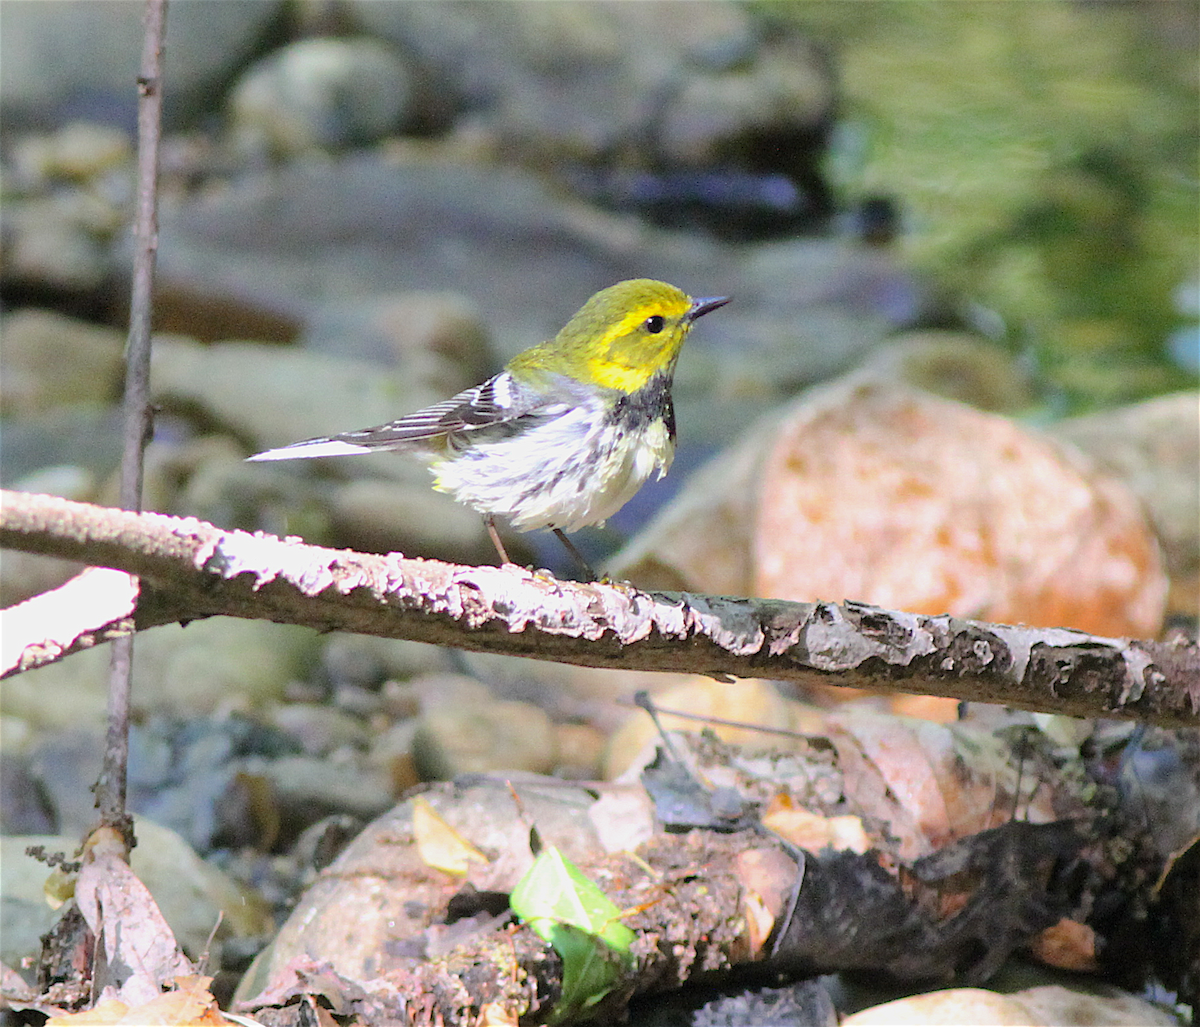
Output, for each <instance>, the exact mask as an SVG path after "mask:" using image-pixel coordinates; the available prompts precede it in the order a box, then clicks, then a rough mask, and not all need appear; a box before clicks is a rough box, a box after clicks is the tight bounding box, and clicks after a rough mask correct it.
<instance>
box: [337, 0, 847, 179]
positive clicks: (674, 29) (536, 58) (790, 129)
mask: <svg viewBox="0 0 1200 1027" xmlns="http://www.w3.org/2000/svg"><path fill="white" fill-rule="evenodd" d="M348 10H349V11H350V12H351V14H352V15H353V16H354V17H355V18H356V19H357V20H358V22H359V23H360V24H362V25H364V26H366V27H368V28H369V29H370V30H371V31H373V32H376V33H378V34H380V35H382V36H384V37H385V38H387V39H390V40H392V41H393V42H395V43H396V44H397V45H398V46H401V47H403V48H404V49H405V50H407V51H409V52H412V53H414V54H415V55H417V57H418V58H419V59H420V60H421V61H423V62H424V63H425V65H426V66H427V67H428V68H429V69H430V70H431V72H432V75H433V77H434V79H435V81H438V82H440V83H441V84H442V91H443V92H449V93H450V95H451V96H453V97H455V98H456V100H457V104H456V106H457V107H458V108H459V109H462V110H465V111H469V112H470V115H471V117H472V119H473V121H474V122H476V123H481V124H483V125H484V126H486V128H487V130H488V131H490V132H491V133H494V134H495V136H496V137H497V138H498V139H499V140H500V141H501V143H502V144H503V145H504V146H505V147H506V148H507V149H512V148H513V147H517V148H519V151H523V152H525V153H528V154H530V155H532V156H534V157H535V158H536V159H538V160H540V161H543V162H549V160H550V159H551V158H557V159H558V161H559V162H561V161H563V160H564V159H567V160H580V159H582V160H596V159H598V158H608V159H611V155H612V154H613V153H622V152H633V153H635V154H637V156H638V158H640V159H641V161H642V162H643V163H655V164H658V165H661V164H663V163H664V162H666V163H668V164H676V165H679V164H684V165H687V166H693V167H694V166H703V165H704V164H706V163H707V162H709V161H711V160H712V159H713V158H714V157H722V158H724V159H725V160H729V158H730V154H731V153H733V154H734V155H735V157H736V156H737V155H740V154H741V151H740V150H739V149H738V146H739V144H742V146H743V147H745V148H749V147H750V146H751V145H752V144H751V143H750V142H749V140H752V139H756V138H758V137H767V138H771V139H784V138H786V139H789V140H791V141H792V145H791V146H790V147H784V146H778V147H777V148H776V149H775V151H774V154H780V153H785V154H787V156H788V158H790V159H793V160H798V159H800V160H804V161H807V162H811V161H813V160H814V150H815V149H816V147H815V146H813V144H812V140H813V138H814V137H818V138H819V131H818V127H819V126H820V125H822V124H823V123H824V121H825V120H826V119H827V118H828V117H829V116H830V114H831V111H832V108H833V102H834V83H833V81H832V76H831V75H830V74H829V70H828V66H827V64H826V62H824V61H822V60H821V59H819V56H818V55H817V54H816V53H815V52H814V50H813V48H812V47H811V46H809V45H808V44H806V43H805V42H804V40H803V38H802V37H801V36H800V34H799V33H798V32H796V31H795V30H792V29H781V30H780V31H777V32H775V33H774V34H771V35H768V34H765V33H761V32H759V31H758V30H757V26H756V25H755V24H754V20H753V18H752V17H751V15H750V14H749V12H747V11H746V10H745V9H744V8H742V7H739V6H738V5H736V4H730V3H690V4H686V5H680V4H671V5H669V6H665V7H664V6H660V5H655V4H622V5H607V4H597V3H574V4H563V5H551V6H547V5H545V4H537V3H516V4H509V5H507V6H505V7H503V8H492V7H490V6H488V5H486V4H485V5H478V6H463V7H458V8H454V9H453V10H452V11H451V10H445V9H441V8H438V9H434V8H430V7H424V6H421V5H398V6H385V5H379V4H374V3H370V2H364V0H353V2H352V3H350V4H349V5H348ZM801 140H803V141H807V142H809V147H808V148H807V149H805V148H804V147H803V145H802V144H801V142H800V141H801ZM764 149H765V147H764Z"/></svg>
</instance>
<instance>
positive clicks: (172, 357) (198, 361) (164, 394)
mask: <svg viewBox="0 0 1200 1027" xmlns="http://www.w3.org/2000/svg"><path fill="white" fill-rule="evenodd" d="M151 388H152V393H153V397H154V400H155V402H158V403H161V404H163V405H164V406H166V407H167V408H168V409H170V408H172V407H176V408H178V407H184V408H188V409H193V410H194V409H196V408H199V409H200V410H202V411H203V412H204V413H205V414H206V415H207V417H208V418H210V419H211V420H212V421H214V422H215V423H217V424H221V425H224V426H225V427H227V428H228V429H230V430H231V431H233V432H234V433H236V434H237V435H239V436H240V437H242V438H245V439H248V440H250V444H251V445H252V446H254V447H255V448H256V449H267V448H269V447H272V446H282V445H286V444H288V443H290V442H297V441H299V440H300V439H306V438H313V437H315V436H317V435H329V434H335V433H337V432H342V431H350V430H351V429H353V428H363V427H367V426H368V425H373V424H384V423H386V422H387V421H390V420H392V419H393V418H395V417H396V416H397V415H398V414H399V413H403V412H406V411H408V410H415V409H418V408H419V407H421V406H424V405H426V404H428V403H433V402H436V401H437V400H438V399H440V398H444V397H440V396H437V395H434V394H432V393H430V392H429V391H428V390H425V389H422V388H420V387H413V386H411V385H410V383H409V382H408V381H407V380H406V379H405V378H404V377H403V376H402V375H400V374H392V375H389V374H385V373H382V372H381V370H380V368H379V367H378V365H375V364H365V363H360V362H357V361H351V360H346V359H340V358H339V359H335V358H333V357H330V356H326V355H324V354H317V353H306V352H304V351H302V350H297V349H288V348H284V347H279V346H268V345H259V344H255V343H250V342H225V343H219V344H216V345H213V346H202V345H200V344H199V343H196V342H191V341H188V340H184V339H159V340H157V341H156V342H155V345H154V354H153V358H152V370H151ZM347 411H349V412H350V413H351V417H350V419H351V420H352V421H353V422H354V423H352V424H347V423H346V421H347V416H348V415H347ZM360 421H361V423H359V422H360ZM346 459H347V458H339V461H338V462H339V463H344V462H345V460H346ZM349 459H354V460H356V461H361V458H357V457H356V458H349ZM321 462H322V463H324V464H328V463H330V461H321ZM387 464H388V461H387V460H383V461H376V466H377V467H379V468H385V467H386V465H387ZM381 473H386V470H384V471H382V472H381Z"/></svg>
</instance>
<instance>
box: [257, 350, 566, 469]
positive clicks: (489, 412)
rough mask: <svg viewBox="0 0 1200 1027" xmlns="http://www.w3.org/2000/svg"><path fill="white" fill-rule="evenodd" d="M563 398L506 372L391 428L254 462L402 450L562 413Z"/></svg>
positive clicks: (332, 438)
mask: <svg viewBox="0 0 1200 1027" xmlns="http://www.w3.org/2000/svg"><path fill="white" fill-rule="evenodd" d="M564 399H565V397H563V396H557V395H553V394H550V395H547V394H546V393H543V392H538V391H535V390H533V389H530V388H528V387H527V386H523V385H521V383H519V382H517V381H516V380H515V379H514V378H513V377H512V375H510V374H509V373H508V372H507V371H501V372H500V373H499V374H498V375H495V376H494V377H492V378H489V379H488V380H487V381H486V382H483V383H482V384H481V385H476V386H474V387H473V388H470V389H464V390H463V391H462V392H460V393H459V394H458V395H457V396H451V397H450V398H449V399H447V400H443V401H442V402H441V403H435V404H433V406H429V407H425V408H424V409H423V410H417V411H415V412H414V413H411V414H407V415H406V416H404V417H401V418H399V419H398V420H395V421H389V422H388V423H387V424H380V425H376V426H375V427H373V428H361V429H359V430H358V431H349V432H343V433H342V434H340V435H329V436H326V437H323V438H317V439H306V440H305V441H303V442H294V443H292V444H291V445H290V446H281V447H279V448H278V449H268V450H267V451H266V452H264V453H256V454H255V455H254V456H252V457H249V458H248V459H250V460H300V459H303V458H306V457H317V456H349V455H353V454H356V453H369V452H372V451H373V450H378V449H403V448H405V447H406V446H408V445H409V444H411V443H416V444H417V447H416V448H419V446H420V443H422V442H433V441H435V440H439V439H445V438H447V437H449V436H451V435H462V434H464V433H470V432H473V431H479V430H481V429H484V428H493V427H496V426H498V425H503V424H506V423H508V422H510V421H515V420H516V419H517V418H520V417H525V416H527V415H531V414H533V415H536V414H551V413H555V412H557V410H559V409H563V408H564Z"/></svg>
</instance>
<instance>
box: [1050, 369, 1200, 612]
mask: <svg viewBox="0 0 1200 1027" xmlns="http://www.w3.org/2000/svg"><path fill="white" fill-rule="evenodd" d="M1198 412H1200V396H1197V394H1196V393H1195V392H1176V393H1173V394H1171V395H1168V396H1159V397H1158V398H1156V399H1150V400H1146V401H1145V402H1142V403H1134V404H1131V405H1129V406H1125V407H1120V408H1118V409H1116V410H1107V411H1104V412H1103V413H1098V414H1090V415H1088V416H1086V417H1074V418H1071V419H1070V420H1066V421H1062V422H1060V423H1059V424H1057V425H1055V426H1054V428H1053V429H1052V430H1051V432H1050V434H1052V435H1054V436H1056V437H1057V438H1060V439H1065V440H1066V441H1068V442H1071V443H1073V444H1074V445H1076V446H1078V447H1079V448H1080V449H1082V450H1083V451H1084V452H1085V453H1087V454H1088V456H1090V457H1091V458H1092V459H1093V460H1095V461H1096V462H1097V463H1098V464H1099V465H1100V466H1101V467H1103V468H1105V469H1106V470H1108V471H1111V472H1112V473H1113V474H1115V475H1116V476H1117V477H1119V478H1121V479H1122V480H1123V481H1124V482H1125V483H1126V484H1127V485H1128V486H1129V487H1130V488H1131V489H1132V490H1133V492H1134V494H1135V495H1136V496H1137V497H1138V498H1139V499H1140V500H1141V502H1142V504H1143V505H1144V506H1145V508H1146V511H1147V513H1148V514H1149V515H1150V520H1151V522H1152V523H1153V525H1154V530H1155V533H1156V534H1157V535H1158V541H1159V545H1160V546H1162V550H1163V556H1164V557H1165V559H1166V563H1167V572H1168V573H1169V574H1170V577H1171V591H1170V595H1169V597H1168V600H1167V602H1168V608H1169V609H1170V610H1171V612H1173V613H1176V614H1181V615H1183V616H1187V617H1195V616H1197V614H1198V613H1200V433H1198V432H1197V430H1196V418H1197V413H1198Z"/></svg>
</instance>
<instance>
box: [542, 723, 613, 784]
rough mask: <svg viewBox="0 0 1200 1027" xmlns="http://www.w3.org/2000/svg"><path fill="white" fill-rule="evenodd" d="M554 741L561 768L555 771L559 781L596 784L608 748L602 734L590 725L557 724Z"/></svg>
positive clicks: (554, 768)
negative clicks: (560, 778) (591, 781)
mask: <svg viewBox="0 0 1200 1027" xmlns="http://www.w3.org/2000/svg"><path fill="white" fill-rule="evenodd" d="M554 739H555V745H554V749H555V752H557V753H558V764H557V765H556V766H555V767H553V768H552V769H553V771H554V775H555V776H556V777H565V778H568V779H574V780H594V779H595V778H597V777H599V776H600V767H601V764H602V762H603V760H604V749H605V746H606V745H607V744H608V740H607V739H606V738H605V737H604V735H603V734H602V733H601V732H599V731H597V730H596V729H595V728H594V727H591V726H590V725H588V724H555V725H554Z"/></svg>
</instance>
